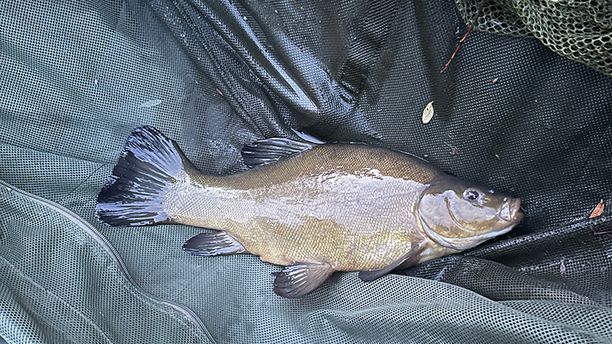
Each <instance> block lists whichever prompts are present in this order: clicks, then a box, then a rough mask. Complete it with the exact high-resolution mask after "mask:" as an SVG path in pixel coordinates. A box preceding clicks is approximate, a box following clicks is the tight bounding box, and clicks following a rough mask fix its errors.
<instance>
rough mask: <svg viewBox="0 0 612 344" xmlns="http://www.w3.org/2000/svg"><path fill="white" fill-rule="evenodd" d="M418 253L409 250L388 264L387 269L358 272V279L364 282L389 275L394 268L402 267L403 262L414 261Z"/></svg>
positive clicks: (417, 251)
mask: <svg viewBox="0 0 612 344" xmlns="http://www.w3.org/2000/svg"><path fill="white" fill-rule="evenodd" d="M419 252H420V250H418V249H416V250H410V252H408V253H406V254H405V255H404V256H402V257H401V258H400V259H398V260H396V261H395V262H393V263H391V264H389V265H388V266H387V267H385V268H383V269H380V270H370V271H360V272H359V278H360V279H361V280H362V281H364V282H370V281H373V280H375V279H377V278H379V277H382V276H384V275H386V274H388V273H390V272H391V271H393V270H395V268H397V267H398V266H400V265H402V264H403V263H405V262H408V261H410V260H416V258H417V257H418V254H419Z"/></svg>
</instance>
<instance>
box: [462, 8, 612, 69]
mask: <svg viewBox="0 0 612 344" xmlns="http://www.w3.org/2000/svg"><path fill="white" fill-rule="evenodd" d="M456 3H457V6H458V8H459V10H460V12H461V14H462V16H463V19H464V20H465V21H466V22H468V23H473V24H474V27H475V28H476V29H478V30H481V31H487V32H492V33H501V34H509V35H515V36H527V35H531V36H533V37H536V38H537V39H539V40H540V41H541V42H542V43H544V44H545V45H546V46H547V47H549V48H550V49H551V50H553V51H555V52H557V53H559V54H561V55H562V56H565V57H567V58H570V59H572V60H575V61H578V62H581V63H584V64H586V65H587V66H589V67H591V68H594V69H596V70H598V71H600V72H602V73H605V74H607V75H610V76H612V2H610V1H609V0H524V1H514V0H498V1H493V0H456Z"/></svg>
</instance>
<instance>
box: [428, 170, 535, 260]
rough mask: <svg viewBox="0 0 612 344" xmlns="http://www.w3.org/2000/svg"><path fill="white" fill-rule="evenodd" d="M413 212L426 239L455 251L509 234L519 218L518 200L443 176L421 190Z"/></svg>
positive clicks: (521, 214)
mask: <svg viewBox="0 0 612 344" xmlns="http://www.w3.org/2000/svg"><path fill="white" fill-rule="evenodd" d="M417 213H418V219H419V222H420V224H421V230H423V231H424V232H425V234H426V235H427V236H428V237H429V238H431V239H432V240H433V241H435V242H436V243H437V244H439V245H442V246H444V247H447V248H450V249H454V250H458V251H463V250H466V249H468V248H472V247H474V246H476V245H478V244H480V243H482V242H484V241H486V240H489V239H491V238H494V237H496V236H498V235H502V234H505V233H507V232H509V231H510V230H511V229H512V228H513V227H514V226H516V225H517V224H518V223H519V222H520V221H521V220H522V218H523V212H522V211H521V200H520V199H519V198H514V197H510V196H509V195H504V194H502V193H497V192H495V191H493V190H489V189H487V188H484V187H481V186H478V185H471V184H470V183H466V182H463V181H461V180H459V179H458V178H455V177H452V176H447V175H445V176H443V177H438V178H436V179H435V180H434V181H433V182H432V183H431V184H430V185H429V186H428V187H427V188H426V189H425V191H424V192H423V193H422V195H421V198H420V200H419V203H418V205H417Z"/></svg>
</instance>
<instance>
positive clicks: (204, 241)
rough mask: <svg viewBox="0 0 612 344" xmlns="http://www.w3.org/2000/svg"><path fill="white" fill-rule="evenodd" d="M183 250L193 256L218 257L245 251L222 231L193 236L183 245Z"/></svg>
mask: <svg viewBox="0 0 612 344" xmlns="http://www.w3.org/2000/svg"><path fill="white" fill-rule="evenodd" d="M183 250H185V251H187V252H189V253H191V254H192V255H194V256H219V255H228V254H237V253H243V252H245V251H246V250H245V249H244V246H242V244H240V243H239V242H238V241H237V240H236V239H234V238H232V237H231V236H230V235H229V234H227V233H226V232H223V231H216V232H207V233H200V234H198V235H195V236H193V237H192V238H191V239H189V240H187V241H186V242H185V243H184V244H183Z"/></svg>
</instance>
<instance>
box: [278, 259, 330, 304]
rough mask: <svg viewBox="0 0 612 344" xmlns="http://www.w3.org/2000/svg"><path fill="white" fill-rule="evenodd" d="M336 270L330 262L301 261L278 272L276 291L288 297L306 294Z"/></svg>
mask: <svg viewBox="0 0 612 344" xmlns="http://www.w3.org/2000/svg"><path fill="white" fill-rule="evenodd" d="M332 272H334V270H333V269H332V268H331V266H330V265H329V264H325V263H321V264H313V263H300V264H294V265H290V266H287V267H285V268H284V269H283V270H282V271H281V272H279V273H277V274H276V279H275V280H274V292H275V293H276V294H278V295H280V296H283V297H286V298H297V297H301V296H304V295H306V294H308V293H310V292H311V291H313V290H315V289H316V288H317V287H319V286H320V285H321V284H323V282H325V280H326V279H327V278H328V277H329V276H330V275H331V274H332Z"/></svg>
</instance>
